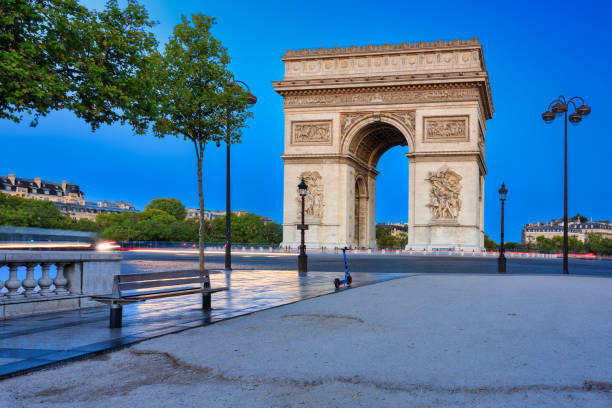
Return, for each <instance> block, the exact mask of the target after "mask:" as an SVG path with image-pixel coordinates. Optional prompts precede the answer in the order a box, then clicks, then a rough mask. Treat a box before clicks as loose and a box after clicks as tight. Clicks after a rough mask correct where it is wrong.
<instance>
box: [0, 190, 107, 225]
mask: <svg viewBox="0 0 612 408" xmlns="http://www.w3.org/2000/svg"><path fill="white" fill-rule="evenodd" d="M0 225H8V226H13V227H35V228H57V229H69V230H79V231H98V230H99V228H98V227H97V225H96V224H95V223H94V222H93V221H90V220H78V221H76V220H73V219H72V218H71V217H68V216H66V215H63V214H62V213H61V212H60V210H59V209H58V208H57V206H56V205H55V204H53V203H52V202H50V201H42V200H32V199H28V198H21V197H17V196H9V195H5V194H2V193H0Z"/></svg>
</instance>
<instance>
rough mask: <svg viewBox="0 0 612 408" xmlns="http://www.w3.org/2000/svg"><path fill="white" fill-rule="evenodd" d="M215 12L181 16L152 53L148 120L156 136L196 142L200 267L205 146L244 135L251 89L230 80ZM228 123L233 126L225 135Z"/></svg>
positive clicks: (201, 259)
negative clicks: (154, 54)
mask: <svg viewBox="0 0 612 408" xmlns="http://www.w3.org/2000/svg"><path fill="white" fill-rule="evenodd" d="M214 22H215V20H214V18H211V17H207V16H204V15H202V14H196V15H192V16H191V21H190V20H188V19H187V17H185V16H183V21H182V24H178V25H177V26H176V27H175V28H174V32H173V35H172V36H171V37H170V40H169V41H168V44H167V45H166V47H165V51H164V54H163V55H158V56H157V57H156V58H154V59H153V61H152V64H151V66H150V69H149V72H150V74H151V76H150V80H151V87H150V89H151V90H152V94H151V96H150V100H151V101H152V102H155V104H156V105H155V106H154V107H153V108H154V109H152V111H151V112H152V113H151V115H150V120H152V122H153V132H154V134H155V136H157V137H165V136H167V135H174V136H176V137H182V138H183V139H185V140H188V141H190V142H192V143H193V144H194V148H195V154H196V159H197V175H198V196H199V208H200V231H199V243H200V251H199V252H200V270H203V269H204V237H205V231H204V227H205V225H204V191H203V182H202V167H203V159H204V147H205V146H206V144H207V143H208V142H214V143H216V144H217V145H219V144H220V143H221V142H222V141H224V140H225V139H226V137H229V140H228V142H237V141H239V139H240V129H241V128H242V127H243V126H244V123H245V121H246V119H247V117H248V116H249V115H250V114H249V113H247V111H246V108H247V95H246V92H245V91H243V90H242V88H240V87H239V86H234V85H232V74H231V72H230V71H229V69H228V64H229V62H230V57H229V55H228V54H227V50H226V49H225V48H224V47H223V46H222V45H221V43H220V42H219V41H217V40H216V39H215V38H214V37H213V36H212V34H211V32H210V30H211V27H212V25H213V23H214ZM226 129H231V132H230V133H229V135H226Z"/></svg>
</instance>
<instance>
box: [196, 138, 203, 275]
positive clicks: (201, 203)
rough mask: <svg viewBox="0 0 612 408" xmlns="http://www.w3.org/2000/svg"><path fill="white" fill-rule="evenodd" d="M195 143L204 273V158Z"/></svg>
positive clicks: (201, 256)
mask: <svg viewBox="0 0 612 408" xmlns="http://www.w3.org/2000/svg"><path fill="white" fill-rule="evenodd" d="M199 147H200V148H199V149H198V143H197V142H196V152H199V154H198V155H197V156H198V196H199V199H200V229H199V241H200V242H199V244H200V245H199V246H200V272H202V273H203V272H204V189H203V187H202V161H203V158H204V146H203V145H202V143H199Z"/></svg>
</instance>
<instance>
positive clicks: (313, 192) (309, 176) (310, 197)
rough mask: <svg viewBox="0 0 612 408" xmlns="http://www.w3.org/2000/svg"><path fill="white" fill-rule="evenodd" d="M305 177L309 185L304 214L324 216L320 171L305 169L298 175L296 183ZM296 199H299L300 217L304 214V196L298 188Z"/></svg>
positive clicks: (298, 214) (298, 213)
mask: <svg viewBox="0 0 612 408" xmlns="http://www.w3.org/2000/svg"><path fill="white" fill-rule="evenodd" d="M302 178H303V179H304V182H305V183H306V185H307V186H308V190H307V193H306V197H305V198H304V214H306V215H309V216H313V217H319V218H320V217H323V207H324V206H325V204H324V202H323V193H324V192H323V182H322V178H321V175H320V174H319V172H318V171H305V172H303V173H302V174H300V176H299V177H298V181H297V183H296V185H297V184H298V183H299V182H300V181H301V180H302ZM296 194H297V197H296V200H297V204H298V205H297V209H298V211H297V216H298V219H299V217H300V216H301V214H302V196H300V193H299V190H297V189H296Z"/></svg>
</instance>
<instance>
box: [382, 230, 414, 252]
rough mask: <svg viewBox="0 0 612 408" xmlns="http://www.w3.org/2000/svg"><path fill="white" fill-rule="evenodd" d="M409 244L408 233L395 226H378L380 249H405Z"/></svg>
mask: <svg viewBox="0 0 612 408" xmlns="http://www.w3.org/2000/svg"><path fill="white" fill-rule="evenodd" d="M407 244H408V233H407V232H404V231H399V230H396V229H394V228H393V227H389V226H384V225H377V226H376V247H377V248H380V249H404V248H406V245H407Z"/></svg>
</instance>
